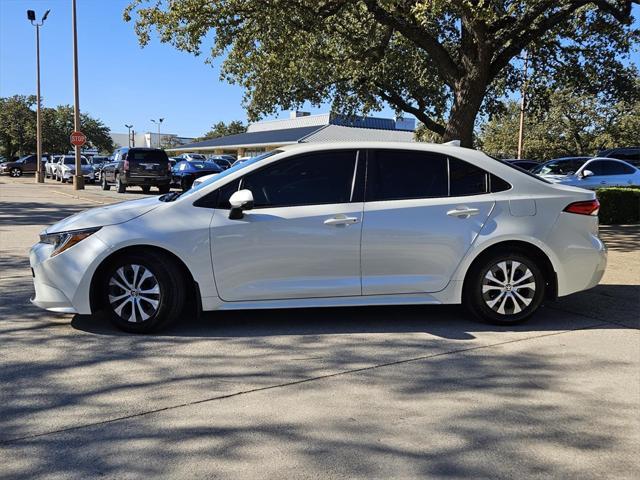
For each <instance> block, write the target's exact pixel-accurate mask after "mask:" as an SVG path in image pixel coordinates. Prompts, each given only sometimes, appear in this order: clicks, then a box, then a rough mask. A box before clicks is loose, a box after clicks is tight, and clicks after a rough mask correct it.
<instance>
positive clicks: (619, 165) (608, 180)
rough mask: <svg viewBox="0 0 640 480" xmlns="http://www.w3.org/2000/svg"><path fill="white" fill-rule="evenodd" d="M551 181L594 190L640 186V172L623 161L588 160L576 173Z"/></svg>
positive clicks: (610, 159) (611, 159)
mask: <svg viewBox="0 0 640 480" xmlns="http://www.w3.org/2000/svg"><path fill="white" fill-rule="evenodd" d="M551 181H553V182H556V183H561V184H563V185H572V186H574V187H581V188H588V189H592V190H595V189H596V188H602V187H628V186H640V170H638V168H636V167H634V166H633V165H631V164H630V163H627V162H623V161H622V160H616V159H614V158H601V157H596V158H592V159H590V160H587V161H586V162H585V163H584V164H583V165H582V166H581V167H580V168H579V169H578V170H577V171H576V172H575V173H572V174H569V175H565V176H560V177H554V178H551Z"/></svg>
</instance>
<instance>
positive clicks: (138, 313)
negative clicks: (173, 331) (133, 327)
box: [108, 264, 162, 323]
mask: <svg viewBox="0 0 640 480" xmlns="http://www.w3.org/2000/svg"><path fill="white" fill-rule="evenodd" d="M108 286H109V304H110V306H111V309H112V310H113V311H114V312H115V314H116V315H118V316H119V317H120V318H121V319H123V320H125V321H127V322H131V323H139V322H144V321H146V320H148V319H149V318H151V317H152V316H153V315H155V314H156V313H157V311H158V308H159V306H160V299H161V295H162V292H161V291H160V284H159V283H158V279H157V278H156V277H155V275H154V274H153V273H152V272H151V271H150V270H149V269H147V268H146V267H145V266H143V265H137V264H133V265H124V266H122V267H119V268H118V269H117V270H116V271H115V272H114V273H113V275H112V276H111V278H110V279H109V283H108Z"/></svg>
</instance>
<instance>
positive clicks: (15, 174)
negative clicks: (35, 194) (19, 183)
mask: <svg viewBox="0 0 640 480" xmlns="http://www.w3.org/2000/svg"><path fill="white" fill-rule="evenodd" d="M9 173H10V174H11V176H12V177H19V176H20V175H22V171H21V170H20V169H19V168H12V169H11V171H10V172H9Z"/></svg>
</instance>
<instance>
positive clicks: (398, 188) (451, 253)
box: [362, 150, 495, 295]
mask: <svg viewBox="0 0 640 480" xmlns="http://www.w3.org/2000/svg"><path fill="white" fill-rule="evenodd" d="M449 178H451V181H450V180H449ZM489 178H490V175H489V174H488V173H487V172H484V171H483V170H481V169H479V168H477V167H475V166H473V165H471V164H469V163H467V162H463V161H461V160H458V159H454V158H449V157H447V156H444V155H439V154H435V153H428V152H416V151H398V150H395V151H394V150H380V151H377V152H372V153H371V155H370V158H369V162H368V167H367V193H366V200H367V201H366V203H365V208H364V220H363V231H362V291H363V294H364V295H380V294H403V293H426V292H437V291H440V290H442V289H443V288H445V287H446V286H447V284H448V283H449V281H450V279H451V277H452V275H453V273H454V271H455V270H456V268H457V266H458V264H459V263H460V261H461V260H462V258H463V257H464V256H465V254H466V252H467V250H468V249H469V247H470V246H471V244H472V243H473V242H474V240H475V239H476V237H477V236H478V234H479V232H480V230H481V229H482V227H483V225H484V224H485V222H486V220H487V218H488V217H489V215H490V213H491V210H492V208H493V206H494V203H495V202H494V201H493V199H492V198H491V195H489V194H488V192H489V184H490V181H489Z"/></svg>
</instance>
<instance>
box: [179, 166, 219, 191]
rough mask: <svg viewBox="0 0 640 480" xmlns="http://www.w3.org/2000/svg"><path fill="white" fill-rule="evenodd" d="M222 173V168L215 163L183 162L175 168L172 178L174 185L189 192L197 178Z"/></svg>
mask: <svg viewBox="0 0 640 480" xmlns="http://www.w3.org/2000/svg"><path fill="white" fill-rule="evenodd" d="M220 172H222V168H220V166H219V165H218V164H217V163H215V162H200V161H197V160H191V161H187V160H183V161H181V162H178V163H177V164H176V166H175V167H173V169H172V171H171V177H172V183H173V184H174V185H178V186H180V188H181V189H182V190H189V189H190V188H191V185H192V184H193V181H194V180H195V179H196V178H198V177H202V176H204V175H211V174H217V173H220Z"/></svg>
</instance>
